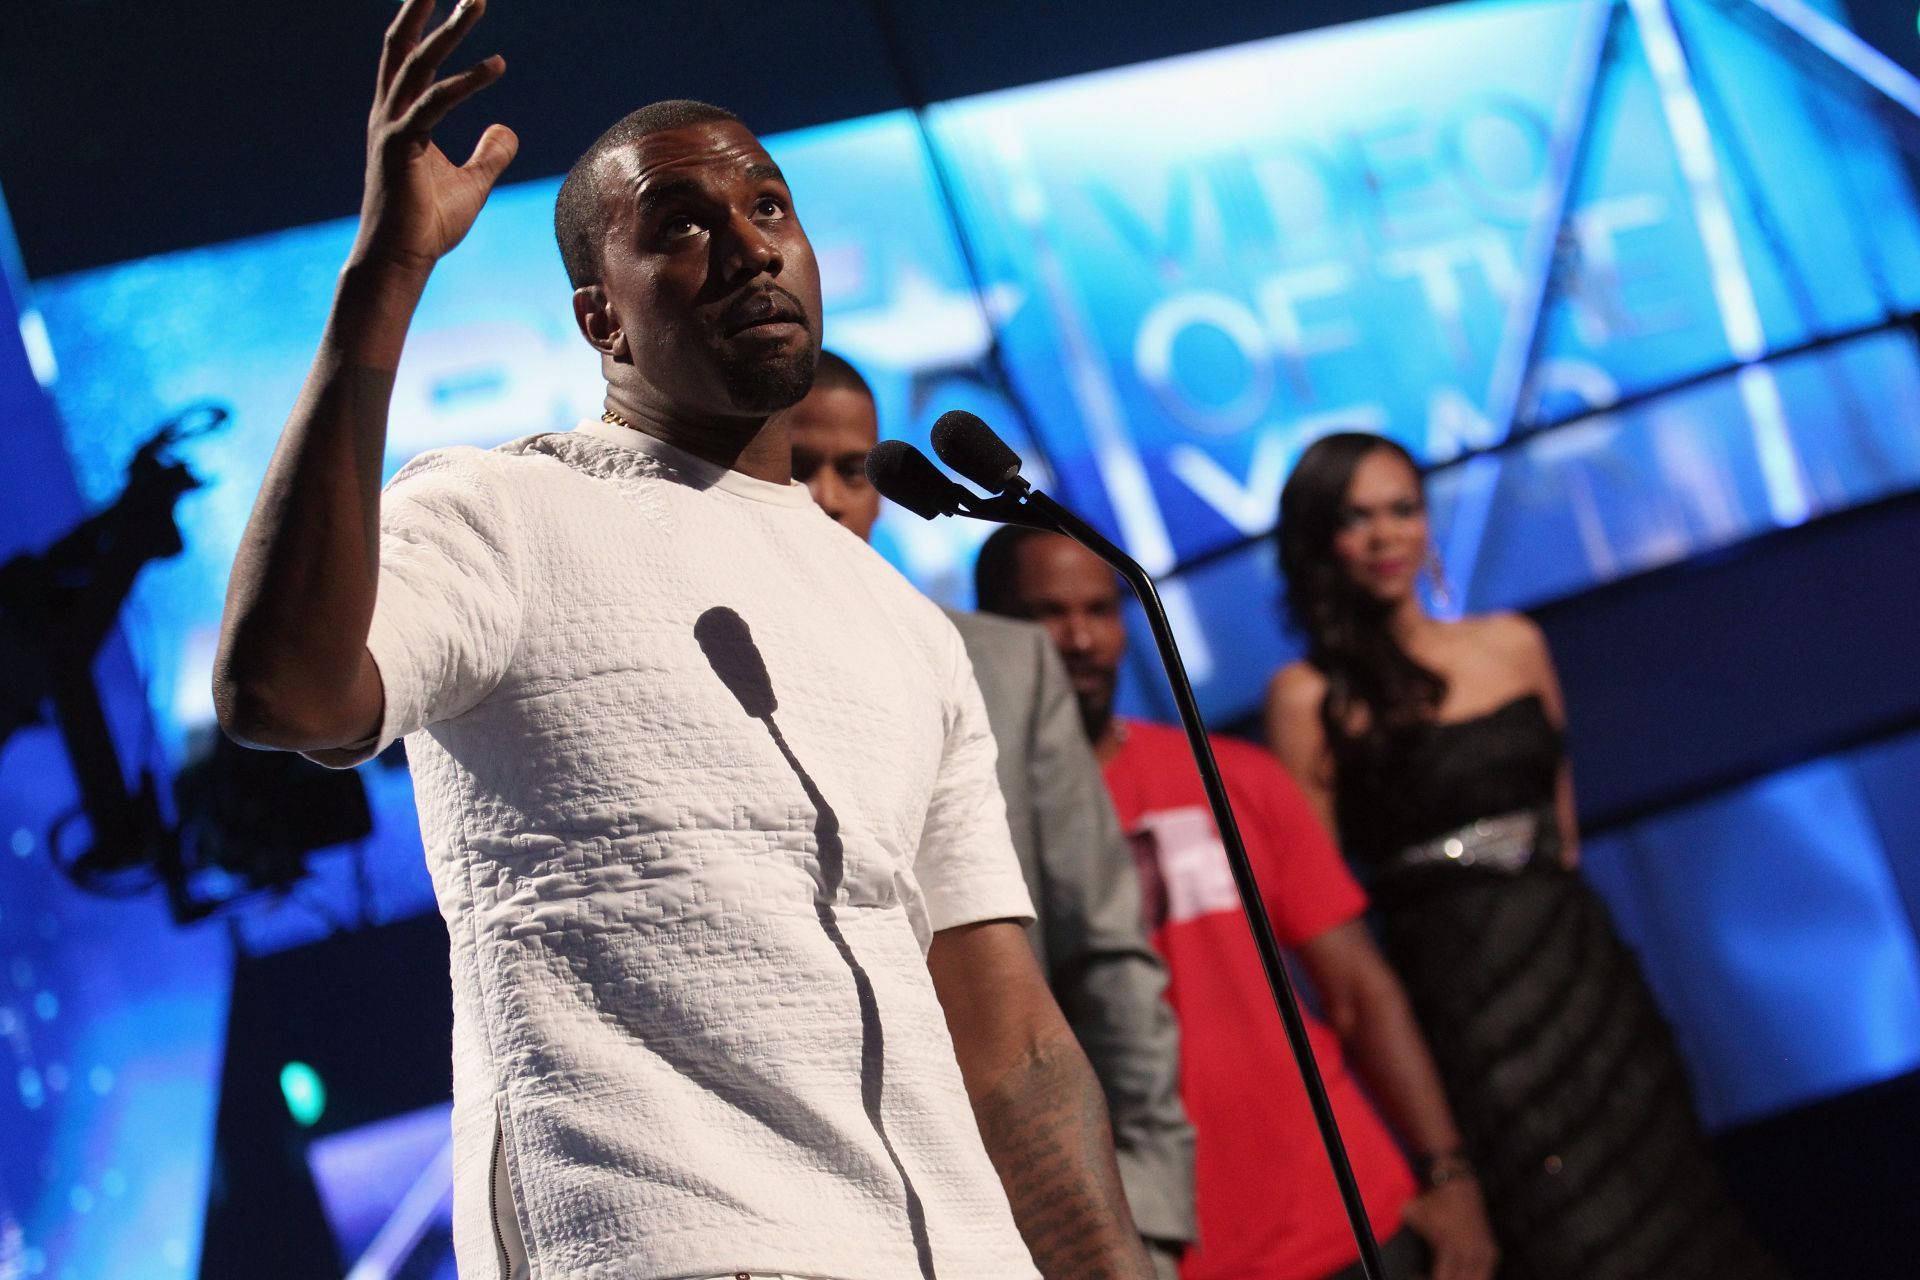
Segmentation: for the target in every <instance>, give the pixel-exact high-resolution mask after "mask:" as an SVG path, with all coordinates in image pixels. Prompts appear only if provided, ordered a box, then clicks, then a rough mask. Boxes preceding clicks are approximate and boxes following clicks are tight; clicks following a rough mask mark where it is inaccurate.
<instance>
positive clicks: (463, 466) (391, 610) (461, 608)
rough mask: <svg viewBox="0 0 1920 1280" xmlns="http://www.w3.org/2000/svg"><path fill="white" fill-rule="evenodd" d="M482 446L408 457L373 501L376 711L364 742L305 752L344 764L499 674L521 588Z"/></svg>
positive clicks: (457, 706)
mask: <svg viewBox="0 0 1920 1280" xmlns="http://www.w3.org/2000/svg"><path fill="white" fill-rule="evenodd" d="M484 456H485V455H484V454H482V453H481V452H480V451H479V450H466V449H460V450H447V451H443V452H437V453H433V454H428V455H425V456H423V457H421V458H418V459H416V460H414V461H413V462H411V463H409V464H408V465H407V466H406V467H405V468H403V469H402V470H401V472H400V474H399V475H397V476H395V477H394V478H393V481H392V483H391V484H389V485H388V486H387V489H386V492H385V493H384V494H382V495H381V499H380V578H379V582H378V585H377V587H376V588H375V596H374V607H373V624H372V628H371V630H370V632H369V634H368V636H367V651H368V653H370V654H371V655H372V656H373V661H374V665H375V666H377V667H378V668H379V669H380V686H381V692H382V694H383V697H384V703H385V705H384V708H383V710H382V711H381V713H380V729H379V732H378V733H377V734H376V735H375V736H374V737H372V738H370V739H367V740H365V741H362V742H357V743H354V744H351V745H350V746H346V747H341V748H338V749H336V750H333V751H327V752H316V753H313V758H314V759H315V760H317V761H319V763H321V764H324V765H327V766H329V767H331V768H347V767H350V766H352V765H356V764H359V763H360V762H362V761H364V760H369V759H371V758H372V757H374V756H376V755H378V754H379V753H380V752H382V751H384V750H385V749H386V748H387V746H388V745H389V744H390V743H392V742H393V741H394V739H396V738H400V737H404V736H405V735H407V734H409V733H412V732H413V731H414V730H416V729H423V728H425V727H426V726H428V725H430V724H434V723H435V722H437V721H441V720H450V719H452V718H453V717H455V716H458V715H460V714H462V713H463V712H466V711H468V710H470V709H471V708H472V707H474V706H475V705H477V704H478V703H479V702H480V700H481V699H482V698H484V697H486V696H487V695H488V694H489V693H491V692H493V690H494V688H495V687H496V686H498V685H499V683H500V681H501V679H502V677H504V676H505V675H506V671H507V664H508V663H509V662H510V661H511V660H512V657H513V652H514V649H515V647H516V645H517V644H518V643H519V638H520V609H521V594H520V580H519V574H518V568H519V566H518V561H517V556H516V554H515V553H516V547H515V537H514V530H513V527H512V523H513V522H512V519H511V514H510V507H509V504H508V503H506V502H505V501H504V500H503V498H504V495H502V494H501V493H500V492H499V490H498V488H497V487H496V486H495V485H494V484H493V482H492V479H491V477H490V476H489V475H488V473H487V469H486V467H485V464H484V463H482V462H480V461H479V459H480V458H483V457H484Z"/></svg>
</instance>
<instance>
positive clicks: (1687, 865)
mask: <svg viewBox="0 0 1920 1280" xmlns="http://www.w3.org/2000/svg"><path fill="white" fill-rule="evenodd" d="M1912 744H1913V740H1912V739H1909V740H1908V743H1907V746H1906V750H1907V751H1909V752H1910V750H1911V747H1912ZM1890 799H1891V797H1888V796H1885V795H1883V796H1882V797H1881V800H1882V801H1883V802H1885V801H1887V800H1890ZM1897 804H1898V811H1897V814H1898V818H1899V819H1900V820H1901V821H1903V822H1904V824H1905V825H1906V826H1907V827H1908V828H1909V834H1910V832H1911V827H1912V824H1913V823H1914V822H1915V820H1916V818H1917V817H1920V800H1916V799H1915V798H1914V797H1913V796H1912V795H1911V793H1909V794H1907V795H1905V796H1902V797H1901V798H1900V800H1899V801H1898V802H1897ZM1889 816H1890V817H1891V816H1893V815H1891V814H1890V815H1889ZM1899 859H1905V860H1907V861H1909V862H1911V860H1912V846H1911V845H1908V846H1906V847H1905V848H1904V849H1902V848H1901V847H1900V846H1898V845H1890V844H1889V843H1887V842H1884V841H1883V830H1882V827H1881V825H1880V818H1879V817H1878V815H1876V813H1875V811H1874V806H1873V805H1872V804H1871V803H1870V802H1869V798H1868V795H1867V792H1866V790H1865V788H1863V786H1862V785H1861V781H1860V778H1859V776H1858V774H1857V772H1856V770H1855V768H1854V767H1853V765H1852V763H1851V762H1850V761H1849V760H1848V759H1847V758H1845V757H1841V758H1835V759H1828V760H1821V761H1817V762H1815V763H1812V764H1809V765H1805V766H1801V767H1799V768H1795V769H1792V770H1788V771H1787V772H1785V773H1782V774H1779V775H1776V776H1774V777H1772V778H1769V779H1767V780H1765V781H1764V782H1761V783H1758V784H1755V785H1753V786H1750V787H1747V788H1743V789H1741V790H1740V791H1738V792H1736V793H1734V794H1731V795H1728V796H1724V797H1721V798H1718V799H1715V800H1712V801H1709V802H1705V803H1701V804H1698V805H1694V806H1690V807H1688V808H1686V809H1683V810H1680V811H1678V812H1674V813H1670V814H1666V815H1663V816H1661V817H1659V818H1655V819H1651V820H1649V821H1646V822H1643V823H1639V824H1636V825H1634V826H1633V827H1631V828H1629V829H1627V830H1624V831H1622V832H1619V833H1617V834H1613V835H1609V836H1607V837H1604V838H1602V839H1598V840H1594V841H1592V842H1590V846H1589V848H1588V858H1587V869H1588V874H1589V875H1590V876H1591V878H1592V879H1593V881H1594V883H1595V884H1596V886H1597V887H1599V888H1600V889H1601V890H1602V891H1603V892H1604V893H1605V894H1606V896H1607V898H1608V900H1609V901H1610V902H1611V903H1612V904H1613V906H1614V909H1615V912H1616V914H1618V915H1619V917H1620V923H1621V925H1622V929H1623V932H1624V933H1625V934H1626V936H1627V937H1628V939H1629V941H1631V942H1632V943H1633V944H1634V945H1636V946H1637V947H1638V948H1639V949H1640V951H1641V952H1642V953H1643V955H1644V957H1645V961H1646V965H1645V967H1646V970H1647V973H1648V976H1649V978H1650V979H1651V980H1652V982H1653V984H1654V987H1655V990H1656V991H1657V993H1658V994H1659V996H1660V998H1661V1003H1662V1005H1663V1006H1664V1007H1665V1008H1666V1010H1667V1011H1668V1014H1669V1016H1670V1017H1671V1018H1672V1019H1673V1020H1674V1023H1675V1026H1676V1029H1677V1031H1678V1034H1679V1037H1680V1040H1681V1044H1682V1046H1683V1047H1684V1049H1685V1050H1686V1055H1687V1059H1688V1061H1689V1063H1690V1065H1691V1066H1692V1068H1693V1080H1694V1087H1695V1092H1696V1095H1697V1097H1698V1098H1699V1101H1700V1104H1701V1111H1702V1115H1703V1118H1704V1119H1705V1120H1706V1122H1707V1123H1708V1124H1709V1125H1710V1126H1712V1127H1716V1128H1719V1127H1725V1126H1727V1125H1731V1124H1737V1123H1740V1122H1743V1121H1748V1120H1753V1119H1755V1118H1757V1117H1760V1116H1763V1115H1766V1114H1767V1113H1769V1112H1773V1111H1778V1110H1782V1109H1785V1108H1786V1107H1789V1106H1791V1105H1793V1104H1795V1103H1798V1102H1802V1101H1805V1100H1807V1099H1809V1098H1817V1097H1823V1096H1826V1095H1828V1094H1832V1093H1838V1092H1841V1091H1843V1090H1846V1089H1852V1088H1857V1087H1859V1086H1861V1085H1865V1084H1869V1083H1872V1082H1875V1081H1878V1080H1883V1079H1886V1078H1888V1077H1890V1076H1893V1075H1896V1074H1899V1073H1901V1072H1905V1071H1911V1070H1913V1069H1914V1067H1915V1066H1916V1065H1920V950H1916V947H1915V942H1914V934H1913V924H1912V920H1911V919H1910V917H1909V916H1908V914H1907V910H1906V906H1905V903H1904V902H1903V900H1902V897H1901V894H1900V888H1899V884H1898V882H1897V880H1896V877H1895V873H1894V870H1893V865H1892V861H1891V860H1899Z"/></svg>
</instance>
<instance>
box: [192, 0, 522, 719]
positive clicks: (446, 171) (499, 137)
mask: <svg viewBox="0 0 1920 1280" xmlns="http://www.w3.org/2000/svg"><path fill="white" fill-rule="evenodd" d="M485 8H486V0H463V3H461V4H460V5H458V6H457V7H456V8H455V9H454V11H453V12H452V14H450V15H449V16H448V18H447V19H446V21H445V22H443V23H441V24H440V25H439V26H437V27H435V28H434V29H433V30H432V31H431V32H428V31H427V30H426V28H427V24H428V21H429V19H430V18H431V17H432V14H433V0H407V3H406V4H405V5H404V6H402V8H401V10H400V13H399V15H398V16H397V17H396V18H395V19H394V21H393V25H392V26H391V27H390V28H388V31H387V36H386V44H385V47H384V49H383V51H382V54H381V58H380V72H379V80H378V85H377V88H376V92H375V96H374V103H373V110H372V113H371V115H370V116H369V118H368V122H367V179H366V191H365V195H364V197H363V200H362V204H361V209H360V233H359V236H358V237H357V238H356V239H355V241H354V246H353V251H352V253H351V254H350V255H349V257H348V259H347V264H346V267H345V269H344V270H343V271H342V272H341V275H340V284H339V288H338V289H337V291H336V292H335V294H334V301H333V309H332V311H331V312H330V314H329V316H328V319H327V327H326V331H325V333H324V335H323V336H322V338H321V340H320V349H319V352H318V353H317V354H316V355H315V357H314V361H313V367H312V369H311V370H309V372H308V374H307V381H306V385H305V386H304V387H303V388H302V390H301V393H300V399H299V401H298V402H297V403H296V404H295V405H294V409H293V413H292V414H291V415H290V416H289V418H288V420H287V425H286V429H285V430H284V431H283V432H282V434H281V437H280V443H279V446H278V447H277V448H276V449H275V451H274V455H273V461H272V462H271V463H270V464H269V465H268V468H267V475H266V479H265V481H264V483H263V484H262V485H261V488H260V496H259V498H258V499H257V500H256V501H255V503H254V508H253V514H252V515H251V517H249V519H248V521H247V527H246V531H245V532H244V533H243V534H242V536H241V540H240V548H239V552H238V554H237V555H236V556H235V558H234V565H233V575H232V577H231V578H230V579H229V581H228V584H227V605H226V613H225V616H224V617H223V619H222V621H221V628H220V651H219V654H218V656H217V657H216V659H215V662H214V676H213V696H214V706H215V708H216V709H217V711H218V712H219V716H220V723H221V726H222V727H223V728H224V729H226V731H227V732H228V733H230V734H232V735H233V736H234V737H236V738H238V739H240V740H241V741H244V742H249V743H252V744H254V745H257V746H265V747H279V748H285V749H289V750H299V751H311V750H318V749H321V748H326V747H338V746H343V745H346V744H348V743H351V742H354V741H357V740H360V739H363V738H366V737H368V736H370V735H372V734H373V733H374V732H375V730H376V728H377V727H378V723H379V719H380V712H381V705H382V694H381V686H380V674H379V672H378V670H377V669H376V668H375V667H374V665H373V660H372V658H371V657H370V656H369V655H368V653H367V649H366V643H367V634H368V629H369V627H370V625H371V623H372V620H373V603H374V585H375V582H376V579H377V578H378V575H379V567H380V566H379V528H380V473H381V460H382V458H383V456H384V455H385V452H386V434H387V406H388V401H389V399H390V397H391V395H392V391H393V379H394V371H395V370H396V369H397V368H398V367H399V363H400V349H401V347H402V345H403V344H404V343H405V341H406V335H407V327H408V325H409V324H410V323H411V322H412V320H413V313H414V309H415V307H416V306H418V304H419V301H420V295H421V292H422V291H423V290H424V289H425V288H426V282H427V276H428V274H429V273H430V272H431V271H432V269H433V266H434V264H435V263H436V262H438V261H439V260H440V258H441V257H442V256H443V255H444V254H446V253H447V252H448V251H449V250H451V249H452V248H453V247H454V246H455V245H457V244H458V243H460V240H461V239H462V238H463V237H464V236H465V235H466V233H467V230H468V229H469V228H470V227H471V226H472V225H473V220H474V218H475V217H476V216H477V215H478V214H479V212H480V207H481V206H482V205H483V204H485V203H486V199H487V195H488V193H489V192H490V191H491V190H492V189H493V184H494V181H495V180H496V179H497V178H498V177H499V176H500V173H501V171H502V170H504V169H505V168H506V167H507V162H508V161H510V160H512V159H513V155H514V152H515V151H516V150H517V149H518V146H519V142H518V139H516V138H515V137H514V135H513V133H512V131H510V130H508V129H507V128H506V127H504V126H502V125H494V126H492V127H491V128H489V129H488V130H487V131H486V133H485V134H483V135H482V136H481V138H480V141H479V143H478V144H477V145H476V146H475V147H474V151H473V155H472V157H471V158H470V159H469V160H468V161H467V163H466V164H464V165H459V166H456V165H454V164H452V163H451V162H450V161H448V159H447V158H446V156H445V155H444V154H442V153H441V151H440V149H439V148H438V147H436V146H434V145H433V142H432V140H431V138H430V137H429V134H430V132H431V130H432V129H433V127H434V125H435V124H437V123H439V121H440V119H441V118H442V117H443V116H445V115H446V113H447V112H448V111H450V110H451V109H452V108H453V107H454V106H456V105H457V104H458V103H459V102H461V101H462V100H463V99H465V98H467V97H469V96H470V95H472V94H474V93H476V92H478V91H479V90H480V89H483V88H485V87H486V86H487V85H489V84H491V83H492V82H493V81H495V80H497V79H498V78H499V77H500V74H501V72H502V71H503V70H504V69H505V63H504V62H503V61H502V60H501V59H500V58H498V57H493V58H489V59H487V60H486V61H484V62H481V63H478V64H476V65H475V66H473V67H471V68H469V69H467V70H466V71H463V72H461V73H460V74H458V75H454V76H449V77H447V78H446V79H443V80H436V79H435V76H436V74H437V73H438V71H439V68H440V65H441V63H442V62H443V61H444V60H445V59H446V58H447V57H448V55H449V54H451V53H452V52H453V49H454V47H455V46H456V45H457V44H459V42H460V40H461V38H462V37H463V36H465V35H466V33H467V32H468V31H469V30H470V29H471V28H472V26H473V24H474V23H475V22H476V21H478V19H479V17H480V14H481V13H482V12H483V11H484V10H485Z"/></svg>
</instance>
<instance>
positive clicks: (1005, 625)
mask: <svg viewBox="0 0 1920 1280" xmlns="http://www.w3.org/2000/svg"><path fill="white" fill-rule="evenodd" d="M947 616H948V617H950V618H952V619H953V624H954V626H956V627H958V628H959V630H960V638H961V639H962V640H964V641H965V642H966V647H967V656H968V657H969V658H971V659H972V661H973V672H974V678H975V679H976V680H978V681H979V683H980V692H981V695H982V696H983V697H984V698H985V700H986V704H987V721H988V723H989V724H990V725H991V727H992V729H993V737H994V741H995V744H996V745H997V746H998V747H999V752H1000V765H999V768H1000V789H1001V791H1002V792H1003V793H1004V794H1005V795H1006V800H1007V821H1008V824H1009V825H1010V826H1011V827H1012V829H1013V845H1014V848H1015V849H1016V850H1017V851H1018V852H1019V855H1020V870H1021V871H1022V872H1023V873H1024V874H1025V876H1026V880H1027V888H1028V889H1029V890H1030V891H1031V893H1032V895H1033V906H1034V912H1035V915H1036V917H1037V918H1036V919H1035V921H1034V925H1033V928H1032V929H1031V930H1029V931H1028V936H1029V938H1030V939H1031V940H1032V942H1033V949H1034V952H1035V954H1036V955H1038V956H1039V958H1040V965H1041V968H1042V970H1043V971H1044V972H1045V973H1046V975H1047V982H1048V984H1049V985H1050V986H1051V987H1052V988H1053V994H1054V998H1055V999H1056V1000H1058V1001H1059V1002H1060V1008H1061V1011H1062V1012H1064V1013H1065V1014H1066V1016H1067V1021H1068V1022H1069V1023H1070V1024H1071V1025H1072V1027H1073V1030H1074V1034H1075V1035H1077V1036H1078V1037H1079V1039H1080V1044H1081V1047H1082V1048H1084V1049H1085V1050H1086V1053H1087V1058H1088V1060H1089V1061H1091V1062H1092V1063H1093V1069H1094V1072H1095V1074H1097V1075H1098V1076H1099V1077H1100V1085H1101V1088H1102V1090H1103V1091H1104V1092H1105V1094H1106V1098H1107V1110H1108V1111H1109V1113H1111V1115H1112V1118H1113V1146H1114V1153H1115V1155H1117V1156H1118V1157H1119V1162H1120V1178H1121V1181H1122V1183H1123V1184H1124V1186H1125V1187H1126V1192H1127V1203H1128V1205H1129V1207H1130V1208H1132V1210H1133V1219H1134V1223H1135V1225H1136V1226H1137V1227H1138V1228H1139V1230H1140V1234H1141V1235H1144V1236H1152V1237H1154V1238H1156V1239H1161V1240H1173V1241H1191V1240H1192V1239H1193V1236H1194V1220H1193V1129H1192V1127H1191V1126H1189V1125H1188V1123H1187V1114H1186V1110H1185V1109H1184V1108H1183V1107H1182V1106H1181V1105H1180V1094H1179V1039H1178V1033H1177V1031H1176V1030H1175V1027H1174V1020H1173V1010H1172V1009H1170V1008H1168V1006H1167V1002H1166V1000H1165V999H1164V998H1163V997H1164V994H1165V991H1166V986H1167V971H1166V966H1165V965H1164V964H1163V963H1162V962H1161V960H1160V957H1159V956H1158V955H1156V954H1155V953H1154V951H1153V949H1152V947H1151V946H1149V945H1148V943H1147V935H1146V926H1145V924H1144V923H1143V921H1142V919H1141V912H1140V881H1139V877H1138V874H1137V873H1136V872H1135V870H1134V865H1133V855H1132V854H1131V853H1130V852H1129V851H1128V849H1127V841H1126V837H1125V836H1124V835H1123V834H1122V833H1121V831H1120V823H1119V820H1118V819H1117V818H1116V817H1115V816H1114V812H1113V802H1112V801H1111V800H1110V799H1109V798H1108V796H1107V788H1106V783H1105V781H1104V780H1103V779H1102V778H1101V776H1100V766H1099V763H1098V762H1097V761H1096V760H1095V759H1094V757H1093V751H1092V749H1091V748H1089V747H1088V745H1087V739H1086V732H1085V730H1084V729H1082V728H1081V725H1080V709H1079V706H1078V704H1077V703H1076V702H1075V700H1074V696H1073V686H1072V685H1071V684H1070V683H1069V682H1068V680H1067V673H1066V669H1065V668H1064V667H1063V666H1061V664H1060V656H1059V654H1057V653H1056V652H1054V648H1053V642H1052V641H1051V640H1049V639H1048V638H1047V634H1046V632H1044V631H1042V630H1041V629H1040V628H1038V627H1036V626H1032V625H1031V624H1028V623H1024V622H1015V621H1012V620H1011V619H1008V618H999V617H993V616H990V615H982V614H973V613H956V612H953V611H951V610H949V611H948V614H947Z"/></svg>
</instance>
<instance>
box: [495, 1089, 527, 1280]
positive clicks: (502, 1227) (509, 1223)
mask: <svg viewBox="0 0 1920 1280" xmlns="http://www.w3.org/2000/svg"><path fill="white" fill-rule="evenodd" d="M487 1208H488V1210H489V1211H490V1213H491V1214H492V1217H493V1248H494V1253H495V1256H496V1257H497V1258H498V1259H499V1261H500V1280H524V1278H525V1276H526V1274H527V1267H526V1262H527V1253H526V1243H525V1241H523V1240H522V1239H521V1238H520V1219H519V1215H518V1213H517V1212H516V1211H515V1209H514V1205H513V1178H512V1175H511V1172H510V1170H509V1169H508V1168H507V1122H506V1116H505V1115H504V1114H503V1113H502V1111H501V1107H500V1103H499V1101H498V1100H496V1101H495V1102H494V1106H493V1159H492V1161H491V1162H490V1163H489V1164H488V1166H487Z"/></svg>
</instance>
